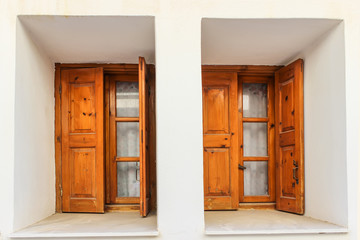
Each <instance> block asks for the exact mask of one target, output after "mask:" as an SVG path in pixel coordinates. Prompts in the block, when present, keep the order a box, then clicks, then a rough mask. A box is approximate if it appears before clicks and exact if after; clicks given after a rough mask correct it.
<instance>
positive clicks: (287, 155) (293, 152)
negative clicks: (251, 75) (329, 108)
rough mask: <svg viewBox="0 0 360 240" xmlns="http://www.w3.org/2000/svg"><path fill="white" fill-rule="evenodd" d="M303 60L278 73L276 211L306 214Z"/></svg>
mask: <svg viewBox="0 0 360 240" xmlns="http://www.w3.org/2000/svg"><path fill="white" fill-rule="evenodd" d="M303 91H304V90H303V60H302V59H299V60H297V61H295V62H293V63H291V64H290V65H288V66H286V67H283V68H282V69H280V70H279V71H277V72H276V73H275V123H276V129H275V131H276V134H275V138H276V191H277V194H276V209H278V210H282V211H287V212H292V213H297V214H304V95H303Z"/></svg>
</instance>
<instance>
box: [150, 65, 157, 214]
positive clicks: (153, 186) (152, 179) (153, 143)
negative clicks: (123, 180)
mask: <svg viewBox="0 0 360 240" xmlns="http://www.w3.org/2000/svg"><path fill="white" fill-rule="evenodd" d="M148 69H149V160H150V163H149V164H150V166H149V179H150V180H149V183H150V189H149V191H150V206H149V208H150V210H154V209H156V199H157V198H156V197H157V196H156V105H155V103H156V91H155V87H156V82H155V81H156V78H155V67H154V65H149V66H148Z"/></svg>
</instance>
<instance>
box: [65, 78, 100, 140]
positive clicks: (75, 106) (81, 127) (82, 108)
mask: <svg viewBox="0 0 360 240" xmlns="http://www.w3.org/2000/svg"><path fill="white" fill-rule="evenodd" d="M69 91H70V132H71V133H80V132H82V133H86V132H88V133H91V132H94V131H95V99H94V98H93V97H94V96H95V84H94V83H87V84H84V83H79V84H76V83H74V84H71V85H70V87H69Z"/></svg>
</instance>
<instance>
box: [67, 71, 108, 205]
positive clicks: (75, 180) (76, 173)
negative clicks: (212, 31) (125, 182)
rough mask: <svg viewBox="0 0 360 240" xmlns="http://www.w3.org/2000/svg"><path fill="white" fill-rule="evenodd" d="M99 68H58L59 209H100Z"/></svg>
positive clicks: (101, 117)
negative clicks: (60, 170)
mask: <svg viewBox="0 0 360 240" xmlns="http://www.w3.org/2000/svg"><path fill="white" fill-rule="evenodd" d="M103 85H104V83H103V69H102V68H84V69H72V70H62V71H61V89H62V93H61V108H62V110H61V121H62V130H61V131H62V150H61V151H62V152H61V153H62V188H63V196H62V203H63V206H62V207H63V212H104V141H103V134H104V120H103V115H104V111H103V105H104V104H103V99H104V97H103V94H104V89H103Z"/></svg>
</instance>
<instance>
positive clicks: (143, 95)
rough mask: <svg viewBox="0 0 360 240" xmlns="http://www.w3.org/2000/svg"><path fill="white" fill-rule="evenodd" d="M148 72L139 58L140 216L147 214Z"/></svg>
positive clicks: (142, 59)
mask: <svg viewBox="0 0 360 240" xmlns="http://www.w3.org/2000/svg"><path fill="white" fill-rule="evenodd" d="M148 99H149V86H148V72H147V69H146V62H145V59H144V58H143V57H139V111H140V114H139V123H140V127H139V134H140V138H141V140H140V215H141V216H143V217H145V216H146V215H147V214H148V213H149V210H150V209H149V191H148V190H149V173H148V170H149V166H148V165H149V151H148V149H149V140H148V139H149V138H148V135H149V134H148V133H149V132H148V127H149V123H148V119H149V118H148V109H149V107H148V103H149V100H148Z"/></svg>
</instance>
